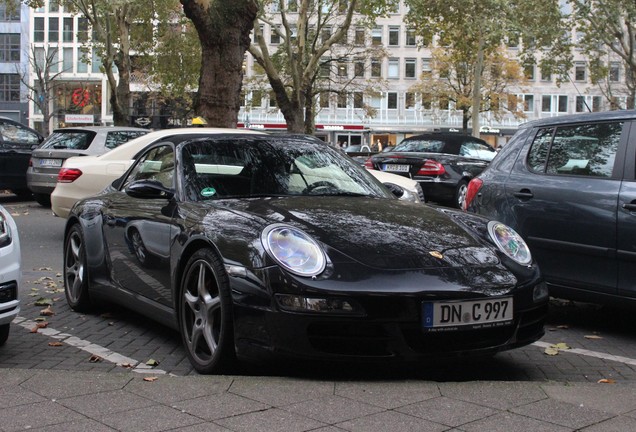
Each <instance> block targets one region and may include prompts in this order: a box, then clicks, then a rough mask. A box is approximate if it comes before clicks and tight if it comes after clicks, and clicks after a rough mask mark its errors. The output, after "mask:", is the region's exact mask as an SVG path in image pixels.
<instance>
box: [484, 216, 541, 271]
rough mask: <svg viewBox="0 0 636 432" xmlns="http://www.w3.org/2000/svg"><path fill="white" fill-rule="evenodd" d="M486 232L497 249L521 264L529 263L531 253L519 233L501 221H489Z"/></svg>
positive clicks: (530, 261)
mask: <svg viewBox="0 0 636 432" xmlns="http://www.w3.org/2000/svg"><path fill="white" fill-rule="evenodd" d="M488 234H490V238H491V239H492V241H493V242H495V244H496V245H497V247H498V248H499V250H501V251H502V252H503V253H505V254H506V255H507V256H508V257H510V258H511V259H513V260H514V261H516V262H518V263H519V264H521V265H530V264H531V263H532V255H531V254H530V249H529V248H528V245H527V244H526V242H525V241H524V240H523V239H522V238H521V236H520V235H519V234H517V232H516V231H515V230H513V229H512V228H510V227H509V226H508V225H505V224H502V223H501V222H496V221H490V222H489V223H488Z"/></svg>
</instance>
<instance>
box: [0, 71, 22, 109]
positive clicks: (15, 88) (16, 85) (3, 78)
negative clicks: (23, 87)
mask: <svg viewBox="0 0 636 432" xmlns="http://www.w3.org/2000/svg"><path fill="white" fill-rule="evenodd" d="M0 101H2V102H20V75H18V74H0Z"/></svg>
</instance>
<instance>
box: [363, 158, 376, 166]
mask: <svg viewBox="0 0 636 432" xmlns="http://www.w3.org/2000/svg"><path fill="white" fill-rule="evenodd" d="M364 167H365V168H366V169H375V167H374V166H373V161H372V160H371V158H369V159H367V160H365V161H364Z"/></svg>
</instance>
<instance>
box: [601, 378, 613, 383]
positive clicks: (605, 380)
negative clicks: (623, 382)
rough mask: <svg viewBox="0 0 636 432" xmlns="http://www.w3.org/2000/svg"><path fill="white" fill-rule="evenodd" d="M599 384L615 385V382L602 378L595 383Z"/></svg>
mask: <svg viewBox="0 0 636 432" xmlns="http://www.w3.org/2000/svg"><path fill="white" fill-rule="evenodd" d="M597 383H599V384H616V380H613V379H610V378H603V379H600V380H598V381H597Z"/></svg>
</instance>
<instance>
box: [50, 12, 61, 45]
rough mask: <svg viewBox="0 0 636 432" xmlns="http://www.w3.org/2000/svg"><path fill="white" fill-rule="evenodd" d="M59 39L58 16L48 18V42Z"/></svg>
mask: <svg viewBox="0 0 636 432" xmlns="http://www.w3.org/2000/svg"><path fill="white" fill-rule="evenodd" d="M59 40H60V20H59V19H58V17H55V18H49V42H57V41H59Z"/></svg>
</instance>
